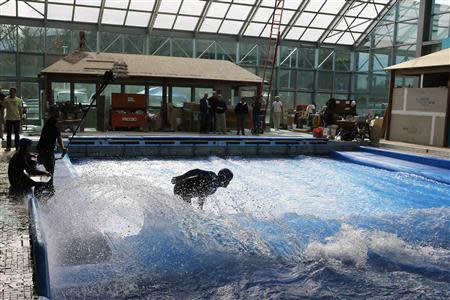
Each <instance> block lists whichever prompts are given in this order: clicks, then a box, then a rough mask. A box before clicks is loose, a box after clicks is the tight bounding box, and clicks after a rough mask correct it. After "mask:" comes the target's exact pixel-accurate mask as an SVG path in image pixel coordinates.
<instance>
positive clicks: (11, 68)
mask: <svg viewBox="0 0 450 300" xmlns="http://www.w3.org/2000/svg"><path fill="white" fill-rule="evenodd" d="M0 76H16V55H15V54H9V53H0Z"/></svg>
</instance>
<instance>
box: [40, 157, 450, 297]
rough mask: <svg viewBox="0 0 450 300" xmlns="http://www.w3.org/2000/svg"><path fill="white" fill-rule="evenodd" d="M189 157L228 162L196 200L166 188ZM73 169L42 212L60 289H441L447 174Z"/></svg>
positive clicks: (163, 163) (318, 167) (274, 292)
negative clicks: (437, 177)
mask: <svg viewBox="0 0 450 300" xmlns="http://www.w3.org/2000/svg"><path fill="white" fill-rule="evenodd" d="M194 166H195V167H198V168H204V169H212V170H214V171H218V170H219V169H221V168H223V167H229V168H231V169H232V170H233V172H234V174H235V177H234V179H233V181H232V183H231V185H230V186H229V188H228V189H226V190H225V189H219V190H218V192H217V193H216V194H215V195H214V196H212V197H210V198H208V201H207V202H206V205H205V210H204V211H200V210H198V209H197V208H195V207H191V206H189V205H187V204H186V203H184V202H183V201H180V199H178V198H176V197H174V196H173V194H172V185H171V184H170V178H171V177H172V176H174V175H179V174H180V173H183V172H185V171H187V170H188V169H189V168H192V167H194ZM76 167H77V168H78V170H79V171H80V172H81V173H82V177H80V178H77V179H76V180H74V181H72V182H70V183H68V184H67V185H66V186H64V187H62V188H61V189H60V190H58V191H57V193H56V196H55V198H53V199H51V200H50V201H49V202H48V203H47V207H46V209H45V210H46V211H45V214H44V218H45V224H46V231H47V232H48V233H49V234H47V236H49V239H50V240H49V244H50V245H49V255H50V264H51V266H50V268H51V274H50V275H51V281H52V289H53V291H54V292H55V293H56V295H58V296H61V298H63V297H66V298H96V297H97V298H98V297H100V298H102V297H106V298H111V299H112V298H122V297H125V295H126V297H129V298H149V299H150V298H155V297H156V298H158V297H159V298H160V297H173V298H180V297H181V298H186V297H189V298H205V297H206V298H221V299H223V298H233V299H234V298H243V299H244V298H299V297H316V298H321V297H342V298H352V297H366V298H367V297H375V296H376V297H378V296H379V295H383V293H384V295H387V296H388V297H389V296H390V297H397V296H399V295H400V294H401V295H409V296H411V295H413V297H412V298H414V295H422V296H423V297H434V298H440V297H443V296H446V295H447V294H448V290H447V289H446V288H445V286H446V285H447V284H448V283H449V282H450V280H449V271H448V270H449V266H448V261H449V260H450V257H449V250H448V249H450V241H449V240H448V236H449V235H450V232H449V228H450V227H449V219H450V208H449V207H450V205H449V199H448V194H449V193H448V192H449V191H450V190H449V187H448V186H446V185H443V184H439V183H434V182H430V181H428V180H425V179H423V178H420V177H417V176H411V175H408V174H402V173H398V174H397V173H391V172H387V171H383V170H377V169H372V168H366V167H362V166H356V165H351V164H347V163H342V162H337V161H332V160H328V159H323V158H305V157H300V158H298V159H293V160H291V159H289V160H288V159H286V160H283V159H279V160H263V159H257V160H245V159H227V160H223V159H219V158H210V159H208V160H189V161H186V160H170V161H169V160H132V161H83V162H79V163H78V164H77V165H76ZM68 249H72V250H71V251H68ZM399 272H400V273H402V274H404V276H403V277H401V276H397V275H398V274H399ZM417 282H420V287H418V286H417ZM344 290H345V291H344Z"/></svg>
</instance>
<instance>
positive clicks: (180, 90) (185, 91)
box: [172, 87, 191, 107]
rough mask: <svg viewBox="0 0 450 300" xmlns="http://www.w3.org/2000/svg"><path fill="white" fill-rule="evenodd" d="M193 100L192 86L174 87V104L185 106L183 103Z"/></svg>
mask: <svg viewBox="0 0 450 300" xmlns="http://www.w3.org/2000/svg"><path fill="white" fill-rule="evenodd" d="M190 101H191V88H190V87H172V104H173V105H174V106H176V107H183V104H184V103H186V102H190Z"/></svg>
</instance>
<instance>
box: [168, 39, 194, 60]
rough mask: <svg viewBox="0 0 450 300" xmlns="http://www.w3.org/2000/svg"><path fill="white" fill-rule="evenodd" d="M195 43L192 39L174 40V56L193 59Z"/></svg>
mask: <svg viewBox="0 0 450 300" xmlns="http://www.w3.org/2000/svg"><path fill="white" fill-rule="evenodd" d="M193 43H194V41H193V40H191V39H172V56H177V57H192V51H193V47H192V45H193Z"/></svg>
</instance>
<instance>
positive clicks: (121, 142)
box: [70, 136, 357, 158]
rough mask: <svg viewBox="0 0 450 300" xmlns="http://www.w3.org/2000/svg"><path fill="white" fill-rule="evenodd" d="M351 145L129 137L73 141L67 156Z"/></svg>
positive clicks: (341, 146) (269, 152) (252, 152)
mask: <svg viewBox="0 0 450 300" xmlns="http://www.w3.org/2000/svg"><path fill="white" fill-rule="evenodd" d="M355 147H357V145H356V144H355V143H353V142H334V141H329V140H328V139H324V138H296V137H245V136H222V137H214V136H209V137H195V136H152V137H146V136H132V137H131V136H130V137H108V136H96V137H76V138H74V139H73V140H72V143H71V147H70V154H71V157H72V158H77V157H135V156H155V157H199V156H211V155H214V156H236V155H238V156H289V155H292V156H295V155H301V154H310V155H311V154H312V155H316V154H319V155H326V154H329V153H330V151H332V150H340V151H350V150H353V149H354V148H355Z"/></svg>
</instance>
